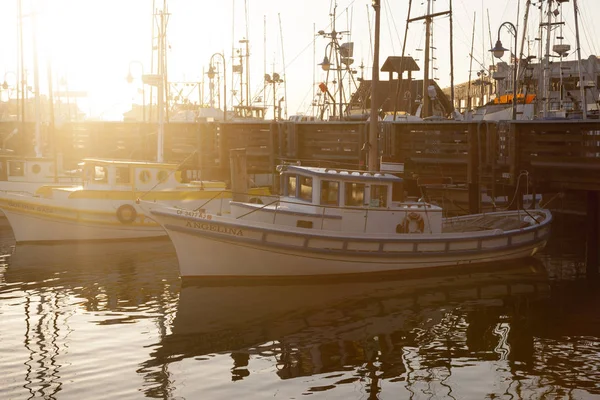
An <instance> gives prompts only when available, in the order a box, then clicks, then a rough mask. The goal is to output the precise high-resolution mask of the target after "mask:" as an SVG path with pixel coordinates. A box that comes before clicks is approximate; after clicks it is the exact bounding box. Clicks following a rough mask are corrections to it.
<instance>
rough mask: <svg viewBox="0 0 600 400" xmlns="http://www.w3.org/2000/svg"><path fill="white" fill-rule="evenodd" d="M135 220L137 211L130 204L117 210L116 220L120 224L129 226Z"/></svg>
mask: <svg viewBox="0 0 600 400" xmlns="http://www.w3.org/2000/svg"><path fill="white" fill-rule="evenodd" d="M136 218H137V211H136V210H135V208H134V207H133V206H132V205H131V204H123V205H121V206H120V207H119V208H117V219H118V220H119V222H121V223H122V224H131V223H133V221H135V219H136Z"/></svg>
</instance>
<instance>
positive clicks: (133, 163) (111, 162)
mask: <svg viewBox="0 0 600 400" xmlns="http://www.w3.org/2000/svg"><path fill="white" fill-rule="evenodd" d="M86 163H89V164H96V165H117V166H134V167H144V166H146V167H147V168H169V169H173V168H176V167H177V164H169V163H158V162H153V161H130V160H111V159H102V158H84V159H83V160H82V162H81V163H80V165H81V164H86Z"/></svg>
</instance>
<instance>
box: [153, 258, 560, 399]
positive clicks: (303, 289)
mask: <svg viewBox="0 0 600 400" xmlns="http://www.w3.org/2000/svg"><path fill="white" fill-rule="evenodd" d="M317 282H318V283H317ZM549 289H550V286H549V282H548V281H547V277H546V274H545V270H544V268H543V266H542V265H541V264H540V263H539V262H537V261H536V260H535V259H527V260H526V261H525V262H520V263H512V264H504V265H498V268H491V269H489V270H488V269H486V270H475V269H471V270H467V269H464V270H461V272H457V270H456V269H453V270H448V271H444V270H442V271H441V272H440V271H438V272H433V271H429V272H427V273H424V272H423V271H419V272H418V273H411V274H406V273H404V274H401V275H399V274H395V275H393V276H387V277H381V278H380V279H377V280H373V281H365V280H364V278H363V280H360V281H359V280H356V278H354V280H350V279H347V280H345V281H339V279H338V280H337V281H332V282H324V281H323V280H322V279H321V280H319V281H315V280H312V281H300V282H299V281H297V280H293V281H279V282H273V283H267V284H265V283H264V282H263V281H261V282H257V281H246V282H235V283H231V284H223V283H221V285H218V284H210V283H207V282H206V281H204V282H203V283H201V284H198V283H195V282H186V281H185V280H184V281H183V287H182V289H181V294H180V298H179V304H178V307H177V313H176V317H175V320H174V322H173V326H172V333H171V334H169V335H167V336H166V337H164V339H163V340H162V341H161V342H160V343H159V344H158V345H157V347H156V348H155V350H154V351H153V353H152V359H151V360H149V361H148V362H147V363H146V364H145V365H144V368H143V369H142V371H144V372H145V373H148V374H152V371H154V372H155V373H156V372H157V371H158V370H157V368H158V369H162V367H164V366H165V365H167V364H171V365H173V364H177V363H179V362H181V363H185V364H182V365H180V366H179V367H177V369H181V370H184V369H185V370H186V371H187V373H186V376H189V377H190V379H194V380H198V379H201V378H202V376H203V374H207V368H208V369H210V365H212V362H213V361H214V357H215V356H217V355H218V354H225V355H226V354H230V356H231V358H232V359H233V360H232V361H231V380H234V381H239V380H244V379H246V378H247V377H248V379H251V378H252V377H251V376H250V375H251V371H255V372H256V373H257V374H261V373H265V372H261V369H262V367H261V366H260V365H261V364H263V362H264V361H265V360H271V361H270V362H271V363H272V365H274V366H275V367H276V369H273V370H274V371H275V373H276V374H277V376H278V378H280V379H283V380H287V379H290V378H297V377H302V376H311V375H316V374H328V375H327V376H322V375H321V377H319V379H318V380H317V378H315V379H314V380H311V381H310V382H311V383H308V384H306V383H305V382H306V381H302V382H298V384H300V385H304V384H306V385H307V386H305V387H302V388H296V389H298V390H299V391H300V393H304V394H307V393H309V392H317V391H323V390H332V389H334V388H336V387H339V386H340V385H343V384H347V383H352V382H359V381H360V382H363V383H362V384H361V385H362V386H365V387H366V388H365V387H363V388H362V389H361V390H365V391H366V392H368V393H371V395H374V394H375V393H377V391H379V390H380V387H379V386H380V383H381V382H382V381H383V380H386V381H388V382H389V383H398V384H399V385H401V386H403V387H405V389H402V390H407V391H408V392H410V391H416V390H421V389H424V388H425V387H427V386H428V387H429V388H430V389H431V387H432V386H436V385H437V389H436V390H438V393H442V392H441V391H444V392H445V393H448V392H452V390H453V389H451V388H450V386H448V384H449V383H444V381H446V380H447V379H448V377H449V376H450V375H452V371H454V368H457V367H460V366H461V364H463V365H464V366H467V365H469V364H470V365H473V364H476V363H478V362H479V361H486V360H487V361H490V360H508V359H510V360H513V361H522V362H528V361H529V360H530V358H531V354H532V351H533V349H532V345H533V342H532V340H531V339H532V338H531V335H530V334H525V335H523V332H522V330H523V329H525V327H524V326H522V321H523V316H524V314H527V313H528V310H529V305H530V304H531V302H532V301H533V300H539V299H546V298H547V297H548V296H549V293H550V291H549ZM520 331H521V332H520ZM211 360H213V361H211ZM188 361H189V362H188ZM252 363H255V366H254V368H253V366H252ZM219 365H222V363H220V364H219ZM203 367H204V368H203ZM267 369H268V368H267ZM213 375H214V373H213ZM444 376H445V377H444ZM182 378H184V377H182ZM170 379H171V380H170V383H171V384H172V385H174V386H176V387H179V388H182V387H185V386H187V385H188V383H187V382H185V379H178V377H177V376H176V375H175V376H171V377H170ZM263 379H264V378H263ZM500 380H502V378H500ZM434 381H435V382H434ZM436 382H437V383H436ZM157 383H158V382H157ZM163 384H164V382H163ZM423 385H424V386H423ZM444 386H445V387H446V388H445V389H444ZM163 387H164V386H163ZM355 389H356V388H355ZM482 389H483V388H482ZM254 390H260V389H258V388H257V387H255V386H254ZM265 390H274V389H273V387H272V386H271V387H270V388H269V389H265ZM277 390H279V387H277ZM281 390H282V392H284V393H288V392H286V390H288V391H289V388H281ZM356 390H358V389H356ZM394 390H395V389H394ZM454 390H455V393H456V389H454ZM485 390H487V389H485ZM408 392H407V393H408ZM170 393H171V392H170ZM156 394H157V393H154V395H156ZM293 394H294V395H298V394H299V393H298V392H297V391H296V392H293ZM354 394H356V393H354ZM290 395H292V394H290ZM338 395H339V393H338ZM363 395H366V394H363Z"/></svg>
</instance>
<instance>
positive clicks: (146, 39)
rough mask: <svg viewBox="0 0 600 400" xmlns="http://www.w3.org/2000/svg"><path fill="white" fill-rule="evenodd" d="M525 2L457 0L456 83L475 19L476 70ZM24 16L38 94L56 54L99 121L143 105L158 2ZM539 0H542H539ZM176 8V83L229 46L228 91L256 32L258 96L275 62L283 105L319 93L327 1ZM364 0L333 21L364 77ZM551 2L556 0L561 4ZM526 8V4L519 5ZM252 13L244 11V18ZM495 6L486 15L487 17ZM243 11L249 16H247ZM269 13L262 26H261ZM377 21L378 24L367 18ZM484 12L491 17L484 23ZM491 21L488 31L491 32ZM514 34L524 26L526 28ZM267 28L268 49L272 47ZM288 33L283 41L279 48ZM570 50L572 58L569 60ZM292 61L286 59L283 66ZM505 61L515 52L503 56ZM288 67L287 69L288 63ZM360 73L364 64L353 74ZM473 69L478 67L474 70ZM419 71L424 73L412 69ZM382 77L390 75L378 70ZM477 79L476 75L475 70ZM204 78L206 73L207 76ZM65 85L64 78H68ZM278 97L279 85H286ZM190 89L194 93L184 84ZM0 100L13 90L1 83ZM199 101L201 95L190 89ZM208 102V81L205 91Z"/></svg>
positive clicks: (88, 1)
mask: <svg viewBox="0 0 600 400" xmlns="http://www.w3.org/2000/svg"><path fill="white" fill-rule="evenodd" d="M449 1H450V0H434V1H432V4H433V10H432V12H434V13H435V12H442V11H446V10H448V8H449ZM525 1H526V0H503V1H497V0H453V9H454V15H453V19H454V54H455V56H454V60H455V70H454V73H455V83H461V82H464V81H467V80H468V77H469V63H470V57H469V53H470V49H471V35H472V32H473V17H474V14H476V15H475V18H476V21H475V41H474V50H473V55H474V57H475V60H474V61H473V67H472V70H473V71H477V70H479V69H480V65H479V63H478V62H482V63H483V65H486V66H487V65H489V64H491V59H490V55H489V52H488V50H489V49H490V48H491V47H492V46H493V44H494V43H495V41H496V35H497V31H498V27H499V26H500V24H502V23H503V22H505V21H510V22H512V23H514V24H515V25H516V24H519V25H522V21H523V10H524V4H525ZM22 2H23V6H22V7H23V13H24V14H25V15H26V18H25V24H24V33H25V35H24V36H26V37H25V41H24V48H25V64H26V69H27V70H28V76H29V82H30V84H32V82H33V72H32V71H33V45H32V40H31V31H32V16H31V14H32V13H31V10H33V9H35V10H37V13H36V15H37V16H36V26H37V32H38V36H37V37H38V39H37V42H38V43H37V47H38V54H39V57H38V65H39V71H40V82H41V92H42V93H47V92H48V89H47V88H48V84H47V76H48V73H47V72H48V64H49V62H48V61H49V60H52V62H51V66H52V72H53V75H54V77H53V82H55V90H56V83H57V82H58V81H59V78H63V77H64V78H65V80H66V81H67V82H68V89H69V90H70V91H74V90H77V91H86V92H87V93H88V95H89V96H88V98H87V99H82V100H80V101H79V104H80V107H81V108H82V110H83V111H84V112H86V113H87V114H88V116H91V117H96V118H103V119H115V120H120V119H122V113H123V112H124V111H126V110H128V109H129V108H130V107H131V103H132V102H137V103H141V96H140V95H139V94H138V89H139V88H140V87H141V86H140V80H139V76H140V75H141V68H140V66H139V65H138V64H137V63H134V64H132V65H131V67H132V73H133V75H134V76H135V77H136V78H138V79H136V81H134V83H133V84H128V83H127V82H126V80H125V77H126V75H127V71H128V67H129V64H130V62H131V61H139V62H142V63H143V64H144V72H145V73H149V72H150V59H151V38H152V22H153V17H152V4H153V0H52V1H42V0H22ZM155 2H156V8H162V3H163V0H155ZM17 3H18V0H0V37H1V38H2V40H0V54H1V55H2V57H0V78H2V80H4V77H5V78H6V80H7V82H8V83H9V85H12V84H14V81H15V75H14V73H13V72H14V71H16V69H17V61H16V55H17V50H16V49H17V47H16V42H17V24H16V20H17ZM408 3H409V1H408V0H381V5H382V13H381V22H382V25H381V60H380V65H381V64H382V63H383V62H384V61H385V58H386V57H388V56H391V55H397V56H399V55H401V53H402V41H403V37H404V29H405V25H406V19H407V10H408ZM537 3H539V0H537ZM167 4H168V10H169V12H170V13H171V16H170V20H169V23H168V27H167V40H168V43H169V45H170V49H169V52H168V55H167V57H168V72H169V80H170V81H194V82H196V81H201V80H202V75H203V72H204V73H205V72H206V71H207V70H208V65H209V60H210V57H211V55H212V54H214V53H216V52H223V53H224V54H225V56H226V57H227V62H228V66H227V67H228V75H229V76H228V86H229V87H228V90H230V89H231V85H230V77H231V55H232V36H233V39H234V40H235V47H236V48H237V47H240V46H241V45H240V44H239V43H238V41H239V40H240V39H242V38H243V37H246V36H248V38H249V39H250V52H251V58H250V70H251V78H250V85H251V92H252V93H253V95H255V96H256V95H258V94H259V92H260V91H261V90H262V78H263V75H264V73H265V67H264V65H265V59H266V64H267V70H266V72H267V73H272V72H273V71H275V72H278V73H279V74H280V75H281V76H282V77H284V78H285V80H286V82H287V97H286V98H287V100H288V102H287V109H288V114H289V115H293V114H296V113H307V112H308V111H309V109H310V103H311V101H312V93H313V89H312V88H313V71H314V73H315V74H316V75H315V79H316V81H317V83H318V82H319V81H320V80H322V79H323V76H322V72H321V71H320V69H319V67H318V66H316V64H318V63H320V62H321V61H322V59H323V55H324V51H325V46H326V44H327V40H326V39H324V38H321V37H317V38H316V41H315V44H314V45H313V40H314V37H315V35H314V33H315V31H319V30H325V31H327V32H329V31H330V30H331V27H330V16H329V15H330V13H331V11H332V4H334V2H333V1H331V0H302V1H292V0H223V1H217V2H208V1H204V0H167ZM370 5H371V1H367V0H337V22H336V24H337V26H336V28H337V30H338V31H341V30H351V37H344V39H343V40H342V41H350V40H351V41H353V42H354V43H355V45H354V53H355V54H354V58H355V60H356V62H355V66H356V67H358V66H359V65H360V63H361V61H363V62H364V64H365V66H366V67H367V68H365V76H366V77H368V78H369V79H370V77H371V68H370V65H371V64H372V59H371V56H370V54H371V53H372V49H371V42H372V34H371V33H370V32H371V31H372V29H373V22H372V21H373V18H374V14H373V9H372V7H371V6H370ZM426 5H427V1H426V0H415V1H413V10H412V12H411V16H412V17H418V16H422V15H424V14H425V12H426ZM578 5H579V8H580V10H581V17H580V32H581V48H582V56H583V57H584V58H587V57H588V56H589V55H590V54H595V55H599V54H600V51H599V48H598V46H599V45H600V42H599V41H598V39H597V38H598V37H600V36H599V35H598V30H599V29H600V28H598V27H597V25H598V24H597V23H594V18H597V16H598V15H600V0H578ZM555 6H556V5H555ZM519 9H521V12H520V14H517V12H518V10H519ZM246 15H247V18H246ZM488 15H489V20H488ZM561 15H562V16H563V17H564V20H565V22H566V26H565V28H564V34H563V36H564V37H565V38H566V39H565V42H566V43H569V44H571V47H572V49H574V48H575V39H574V29H575V28H574V23H573V4H572V0H571V2H569V3H563V5H562V13H561ZM539 16H540V15H539V10H538V8H537V7H531V15H530V26H529V29H528V32H530V34H529V39H530V40H531V43H532V44H531V46H532V47H531V54H534V55H536V54H537V44H536V43H537V42H535V41H534V40H533V39H534V37H535V36H536V35H537V24H538V21H539ZM246 20H247V23H246ZM265 21H266V31H265ZM370 21H371V22H370ZM488 21H489V24H488ZM448 31H449V19H448V17H438V18H436V19H435V20H434V31H433V32H434V46H435V47H436V50H435V53H434V54H433V57H435V59H436V60H435V63H436V64H435V65H434V66H435V68H437V69H436V70H435V73H434V78H437V79H438V84H439V85H440V86H442V87H446V86H449V84H450V61H449V60H450V57H449V33H448ZM489 31H491V34H492V39H491V40H490V37H489ZM519 31H520V32H519V43H520V41H521V31H522V27H521V26H519ZM424 32H425V27H424V25H423V23H422V22H413V23H411V24H409V33H408V36H407V38H408V39H407V46H406V54H407V55H410V56H413V57H414V58H417V59H419V60H420V61H419V64H420V65H421V67H422V61H423V54H422V51H418V50H417V49H422V48H424ZM265 37H266V47H265V45H264V44H265ZM501 40H502V42H503V44H504V47H507V48H511V47H512V46H513V45H512V43H513V42H514V38H513V37H512V36H511V35H510V33H508V31H507V30H504V29H503V30H502V33H501ZM282 43H283V46H282ZM574 57H575V53H574V52H573V54H572V55H569V57H568V59H574ZM284 60H285V64H284ZM504 60H505V61H508V57H506V56H505V58H504ZM284 65H285V67H284ZM358 75H360V70H359V72H358ZM473 76H475V72H474V73H473ZM414 77H415V78H417V79H420V78H422V72H417V73H415V74H414ZM381 78H382V79H387V74H381ZM473 79H475V78H473ZM205 80H206V79H205ZM63 89H64V88H63ZM280 93H281V94H280V95H279V96H278V97H280V96H282V95H283V88H282V89H281V90H280ZM184 94H187V93H186V92H184ZM3 98H4V99H5V100H6V93H4V95H3ZM189 98H190V100H192V101H197V100H198V94H197V93H196V92H194V93H193V94H191V95H190V97H189ZM204 100H205V101H207V100H208V83H207V84H206V89H205V99H204Z"/></svg>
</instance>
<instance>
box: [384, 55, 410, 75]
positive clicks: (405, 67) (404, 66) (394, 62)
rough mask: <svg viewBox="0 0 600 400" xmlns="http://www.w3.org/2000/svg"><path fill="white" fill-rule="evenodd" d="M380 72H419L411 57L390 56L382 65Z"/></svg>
mask: <svg viewBox="0 0 600 400" xmlns="http://www.w3.org/2000/svg"><path fill="white" fill-rule="evenodd" d="M381 71H382V72H396V73H401V72H404V71H420V69H419V66H418V65H417V63H416V62H415V60H414V58H412V57H397V56H390V57H388V58H387V59H386V60H385V62H384V63H383V66H382V67H381Z"/></svg>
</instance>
